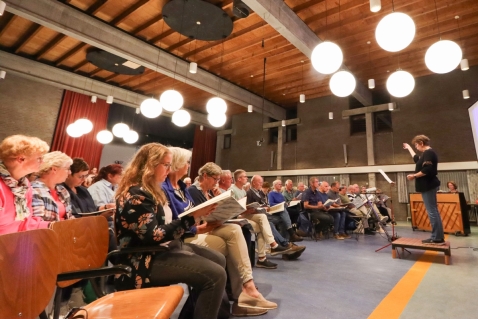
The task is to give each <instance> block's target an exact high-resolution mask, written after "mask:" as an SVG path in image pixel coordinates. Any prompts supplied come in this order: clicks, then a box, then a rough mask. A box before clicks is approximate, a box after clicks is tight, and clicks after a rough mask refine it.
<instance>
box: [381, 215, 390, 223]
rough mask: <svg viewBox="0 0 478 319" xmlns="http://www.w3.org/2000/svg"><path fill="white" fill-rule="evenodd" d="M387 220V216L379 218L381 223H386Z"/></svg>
mask: <svg viewBox="0 0 478 319" xmlns="http://www.w3.org/2000/svg"><path fill="white" fill-rule="evenodd" d="M387 220H388V216H382V217H381V218H380V222H381V223H386V222H387Z"/></svg>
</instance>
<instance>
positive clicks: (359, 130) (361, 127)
mask: <svg viewBox="0 0 478 319" xmlns="http://www.w3.org/2000/svg"><path fill="white" fill-rule="evenodd" d="M366 132H367V125H366V124H365V114H357V115H352V116H350V135H357V134H364V133H366Z"/></svg>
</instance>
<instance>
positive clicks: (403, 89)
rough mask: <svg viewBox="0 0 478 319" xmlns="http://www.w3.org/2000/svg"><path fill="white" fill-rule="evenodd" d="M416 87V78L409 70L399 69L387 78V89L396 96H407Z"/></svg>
mask: <svg viewBox="0 0 478 319" xmlns="http://www.w3.org/2000/svg"><path fill="white" fill-rule="evenodd" d="M414 88H415V79H414V78H413V76H412V75H411V74H410V73H408V72H407V71H402V70H398V71H396V72H393V73H392V74H390V76H389V77H388V80H387V90H388V92H389V93H390V94H391V95H393V96H395V97H405V96H407V95H409V94H410V93H412V91H413V89H414Z"/></svg>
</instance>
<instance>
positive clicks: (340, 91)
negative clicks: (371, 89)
mask: <svg viewBox="0 0 478 319" xmlns="http://www.w3.org/2000/svg"><path fill="white" fill-rule="evenodd" d="M356 85H357V82H356V81H355V77H354V76H353V75H352V73H350V72H348V71H339V72H337V73H335V74H334V75H332V77H331V78H330V81H329V86H330V90H331V91H332V93H333V94H334V95H336V96H338V97H346V96H349V95H350V94H352V92H353V91H354V90H355V86H356Z"/></svg>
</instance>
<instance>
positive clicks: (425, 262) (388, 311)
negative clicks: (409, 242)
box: [368, 235, 448, 319]
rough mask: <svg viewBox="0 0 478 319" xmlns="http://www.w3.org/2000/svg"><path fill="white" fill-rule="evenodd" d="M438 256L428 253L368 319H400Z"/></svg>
mask: <svg viewBox="0 0 478 319" xmlns="http://www.w3.org/2000/svg"><path fill="white" fill-rule="evenodd" d="M446 237H448V235H445V240H446V239H447V238H446ZM438 254H439V252H437V251H426V252H425V253H424V254H423V255H422V256H421V257H420V258H419V259H418V260H417V261H416V262H415V264H414V265H413V266H412V268H410V270H409V271H408V272H407V273H406V274H405V275H404V276H403V277H402V279H400V281H399V282H398V283H397V284H396V285H395V287H393V289H392V290H391V291H390V292H389V293H388V295H387V296H386V297H385V298H384V299H383V300H382V301H381V302H380V304H379V305H378V306H377V308H375V309H374V311H373V312H372V313H371V314H370V316H369V317H368V319H383V318H387V319H395V318H399V317H400V315H401V314H402V312H403V310H404V309H405V307H406V306H407V304H408V301H409V300H410V298H412V296H413V294H414V293H415V290H416V289H417V287H418V285H420V282H421V281H422V279H423V277H425V274H426V273H427V271H428V269H429V268H430V266H431V265H432V262H433V261H434V259H435V257H436V256H437V255H438Z"/></svg>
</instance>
